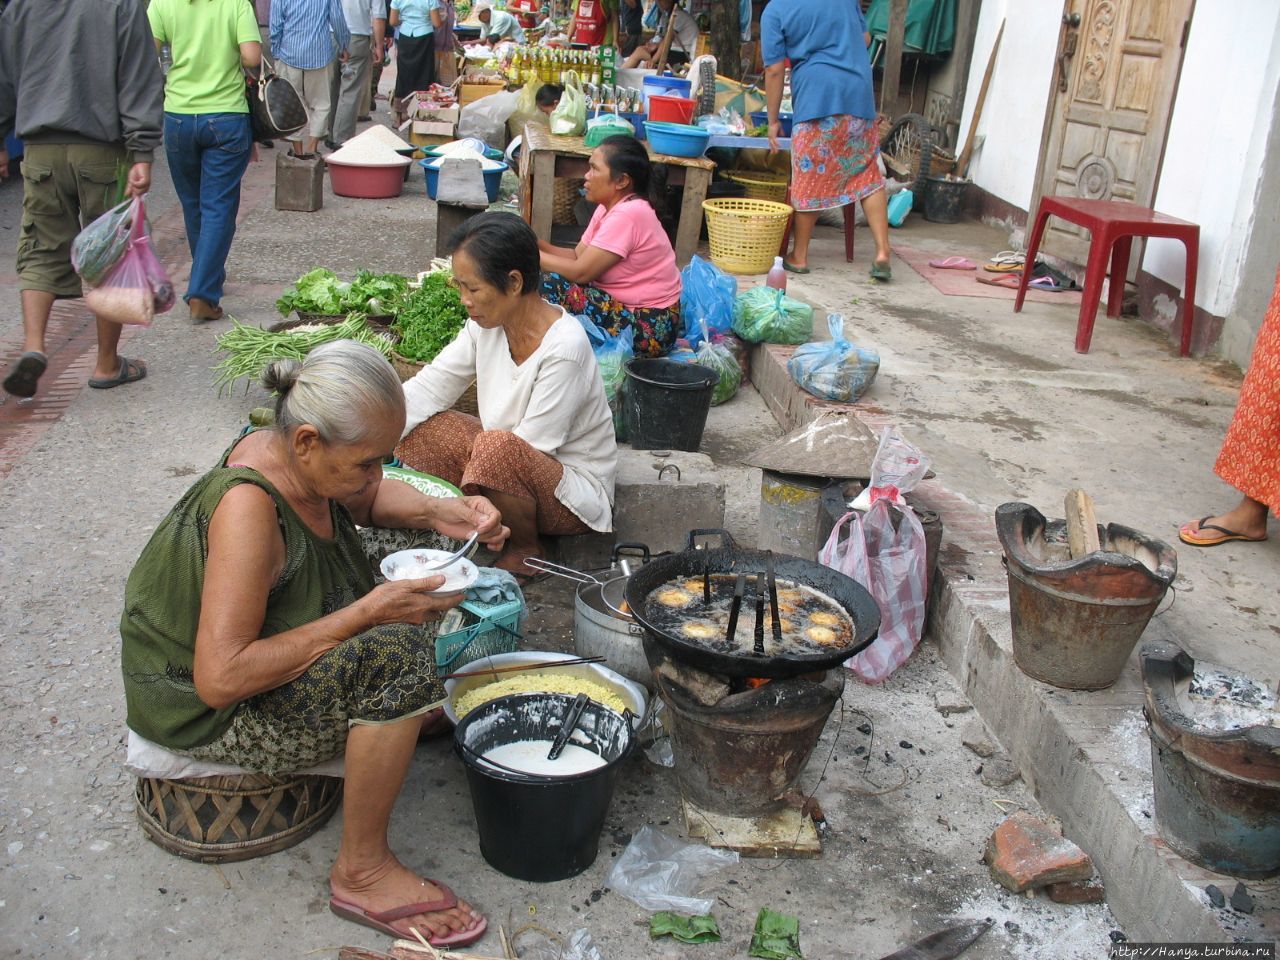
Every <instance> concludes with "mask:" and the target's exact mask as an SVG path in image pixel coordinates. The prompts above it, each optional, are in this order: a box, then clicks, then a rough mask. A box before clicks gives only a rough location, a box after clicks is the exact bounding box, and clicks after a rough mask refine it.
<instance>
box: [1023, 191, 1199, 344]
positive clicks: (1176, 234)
mask: <svg viewBox="0 0 1280 960" xmlns="http://www.w3.org/2000/svg"><path fill="white" fill-rule="evenodd" d="M1050 216H1054V217H1061V218H1062V219H1063V220H1067V221H1069V222H1071V223H1075V224H1078V225H1080V226H1082V227H1087V228H1088V230H1089V232H1090V233H1091V234H1092V235H1093V239H1092V240H1091V241H1090V243H1089V263H1088V265H1087V266H1086V267H1085V274H1084V295H1083V297H1082V299H1081V301H1080V320H1079V322H1078V323H1077V324H1076V353H1088V352H1089V340H1090V339H1091V338H1092V337H1093V321H1094V320H1095V319H1096V318H1097V316H1098V301H1099V300H1100V299H1101V298H1102V280H1103V278H1104V277H1105V276H1106V275H1107V259H1108V257H1110V259H1111V289H1110V291H1109V292H1108V294H1107V316H1108V317H1118V316H1119V315H1120V305H1121V302H1122V301H1123V300H1124V282H1125V280H1124V278H1125V274H1126V273H1128V271H1129V253H1130V250H1131V249H1132V247H1133V238H1134V237H1168V238H1170V239H1174V240H1181V241H1182V244H1183V246H1184V247H1186V249H1187V279H1186V282H1185V283H1184V285H1183V290H1182V349H1181V350H1180V351H1179V355H1180V356H1184V357H1185V356H1186V355H1187V354H1189V353H1190V352H1191V322H1192V320H1193V318H1194V316H1195V310H1196V267H1197V265H1198V263H1199V260H1200V225H1199V224H1196V223H1189V222H1187V221H1186V220H1179V219H1177V218H1176V217H1168V216H1165V215H1164V214H1163V213H1156V212H1155V211H1154V210H1149V209H1147V208H1146V207H1140V206H1138V205H1137V204H1133V203H1125V202H1124V201H1121V200H1078V199H1075V198H1072V197H1042V198H1041V200H1040V209H1039V210H1037V211H1036V223H1035V228H1034V229H1033V230H1032V231H1031V240H1030V242H1029V243H1028V244H1027V258H1026V262H1027V263H1028V264H1034V263H1035V262H1036V251H1037V250H1038V249H1039V248H1040V238H1041V237H1042V236H1043V235H1044V225H1045V223H1046V222H1047V221H1048V220H1049V217H1050ZM1030 278H1031V271H1030V270H1025V269H1024V270H1023V271H1022V279H1021V280H1020V281H1019V282H1018V296H1017V298H1016V299H1015V300H1014V301H1013V312H1014V313H1017V312H1018V311H1020V310H1021V309H1022V301H1023V299H1024V298H1025V297H1026V295H1027V282H1028V280H1030Z"/></svg>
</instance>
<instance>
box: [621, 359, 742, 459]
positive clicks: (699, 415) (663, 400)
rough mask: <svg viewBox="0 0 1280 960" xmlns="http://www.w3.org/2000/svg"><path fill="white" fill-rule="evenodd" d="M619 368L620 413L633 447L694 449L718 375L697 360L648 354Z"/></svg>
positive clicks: (636, 448) (698, 443) (705, 421)
mask: <svg viewBox="0 0 1280 960" xmlns="http://www.w3.org/2000/svg"><path fill="white" fill-rule="evenodd" d="M623 369H624V370H625V371H626V374H627V380H626V383H627V388H626V391H625V399H624V403H623V412H624V415H625V418H626V426H627V433H628V435H629V436H630V437H631V446H632V448H633V449H635V450H694V451H696V450H697V449H698V446H699V445H700V444H701V443H702V431H703V428H705V427H706V425H707V412H708V411H709V410H710V409H711V394H712V392H713V391H714V390H715V387H716V383H717V382H718V381H719V379H720V375H719V374H718V373H716V372H715V371H714V370H712V369H711V368H710V367H704V366H702V365H701V364H698V363H679V362H678V361H676V360H667V359H665V358H658V359H653V358H649V357H635V358H633V359H631V360H628V361H627V362H626V364H624V366H623Z"/></svg>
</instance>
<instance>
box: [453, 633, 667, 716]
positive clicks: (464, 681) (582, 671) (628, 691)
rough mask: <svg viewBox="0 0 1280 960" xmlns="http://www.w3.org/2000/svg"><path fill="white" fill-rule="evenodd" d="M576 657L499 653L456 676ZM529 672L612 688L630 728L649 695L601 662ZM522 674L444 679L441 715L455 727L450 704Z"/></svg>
mask: <svg viewBox="0 0 1280 960" xmlns="http://www.w3.org/2000/svg"><path fill="white" fill-rule="evenodd" d="M577 659H578V655H577V654H574V653H551V652H549V651H546V650H519V651H516V652H515V653H498V654H494V655H493V656H492V657H485V658H484V659H483V660H475V661H473V662H471V663H469V664H467V665H466V666H465V667H461V668H459V671H458V672H459V673H469V672H471V671H473V670H483V669H485V668H486V667H514V666H519V665H520V664H523V663H548V662H550V661H553V660H577ZM526 672H528V673H535V672H536V673H555V674H561V675H566V676H571V677H584V678H586V679H587V680H594V681H595V682H596V683H602V684H604V685H605V686H607V687H609V688H610V689H612V690H613V691H614V692H615V693H617V695H618V696H619V697H621V698H622V701H623V702H624V703H625V704H626V705H627V707H628V708H629V709H630V710H631V712H632V713H633V714H634V715H635V717H634V719H633V720H632V725H633V726H638V725H639V723H640V719H641V718H642V717H643V716H644V711H645V706H646V704H647V703H648V699H649V696H648V693H647V692H646V691H645V689H644V687H642V686H640V684H638V683H632V682H631V681H630V680H628V679H627V678H626V677H624V676H623V675H622V674H620V673H617V672H616V671H614V670H610V669H609V668H608V667H606V666H604V665H603V664H600V663H575V664H572V665H570V666H567V667H545V668H543V669H542V670H539V671H526ZM524 673H525V672H521V671H516V672H512V673H498V674H492V673H491V674H486V675H484V676H476V677H459V678H458V679H456V680H446V681H445V682H444V689H445V694H446V697H445V701H444V712H445V716H447V717H448V718H449V719H450V720H452V721H453V722H454V723H455V724H456V723H457V722H458V714H457V712H456V711H455V710H454V709H453V702H454V700H456V699H457V698H458V697H460V696H462V695H463V694H464V693H466V692H467V691H469V690H474V689H475V688H476V687H482V686H484V685H485V684H487V683H492V682H493V681H495V680H505V679H507V678H508V677H519V676H523V675H524Z"/></svg>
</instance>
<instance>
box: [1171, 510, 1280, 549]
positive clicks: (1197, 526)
mask: <svg viewBox="0 0 1280 960" xmlns="http://www.w3.org/2000/svg"><path fill="white" fill-rule="evenodd" d="M1208 519H1209V518H1208V517H1201V518H1200V519H1199V520H1193V521H1191V522H1190V523H1184V524H1183V525H1182V529H1181V530H1179V531H1178V539H1179V540H1181V541H1182V542H1183V543H1185V544H1187V545H1188V546H1192V547H1216V546H1217V545H1218V544H1220V543H1230V542H1231V541H1232V540H1242V541H1244V542H1245V543H1261V542H1262V541H1264V540H1266V539H1267V538H1266V536H1261V537H1247V536H1245V535H1244V534H1243V533H1237V532H1236V531H1235V530H1228V529H1227V528H1226V527H1219V526H1217V525H1216V524H1212V523H1205V521H1206V520H1208ZM1204 530H1216V531H1217V532H1218V536H1216V537H1201V536H1197V534H1198V533H1200V532H1201V531H1204Z"/></svg>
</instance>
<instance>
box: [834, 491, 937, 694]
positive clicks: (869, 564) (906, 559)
mask: <svg viewBox="0 0 1280 960" xmlns="http://www.w3.org/2000/svg"><path fill="white" fill-rule="evenodd" d="M895 513H896V514H898V516H899V518H900V519H899V522H898V527H897V529H896V530H895V529H894V525H893V516H894V514H895ZM846 526H847V527H848V534H847V536H846V537H845V538H844V539H843V540H841V539H840V535H841V533H842V532H843V530H844V528H845V527H846ZM818 560H819V562H820V563H823V564H825V565H826V566H828V567H830V568H831V569H832V570H836V571H838V572H840V573H843V574H845V575H846V576H849V577H852V578H853V579H854V580H856V581H858V583H860V584H862V586H864V587H866V588H867V590H868V591H870V593H871V596H872V597H874V598H875V601H876V606H878V607H879V608H880V633H879V634H878V635H877V636H876V639H875V640H874V641H872V643H871V646H869V647H867V648H866V649H865V650H863V651H862V652H861V653H859V654H858V655H857V656H856V657H853V658H852V659H850V660H848V661H846V663H845V665H846V666H847V667H849V669H851V670H852V671H853V672H854V673H855V674H857V675H858V677H859V678H861V679H862V680H864V681H865V682H867V683H881V682H883V681H884V680H887V679H888V678H889V677H890V676H891V675H892V674H893V672H894V671H895V670H897V669H898V667H900V666H902V664H903V663H905V662H906V660H907V658H908V657H910V656H911V653H912V651H914V650H915V648H916V646H917V644H919V643H920V636H921V634H923V633H924V601H925V584H926V569H925V542H924V527H923V526H921V524H920V519H919V518H918V517H917V516H916V514H915V511H914V510H912V509H911V508H910V507H908V506H906V505H905V504H904V505H903V506H901V507H899V506H897V505H896V504H894V503H893V502H892V501H891V500H890V499H888V498H887V497H879V498H876V497H873V499H872V503H871V507H870V509H868V510H867V513H866V516H860V515H859V514H858V513H857V511H854V510H851V511H849V512H848V513H846V514H845V515H844V516H843V517H841V518H840V520H839V522H838V523H837V524H836V526H835V529H834V530H832V531H831V536H830V537H828V538H827V542H826V544H825V545H824V546H823V548H822V550H821V552H820V553H819V554H818Z"/></svg>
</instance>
